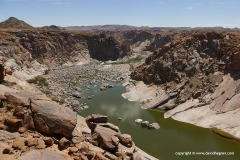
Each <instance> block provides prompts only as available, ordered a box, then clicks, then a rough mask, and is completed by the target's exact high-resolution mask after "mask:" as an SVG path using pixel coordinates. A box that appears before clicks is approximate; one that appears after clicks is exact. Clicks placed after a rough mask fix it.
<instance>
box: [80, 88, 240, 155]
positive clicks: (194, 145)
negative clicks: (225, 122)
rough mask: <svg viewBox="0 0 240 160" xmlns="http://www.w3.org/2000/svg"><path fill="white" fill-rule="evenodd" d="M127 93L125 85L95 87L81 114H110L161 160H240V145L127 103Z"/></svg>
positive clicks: (125, 130)
mask: <svg viewBox="0 0 240 160" xmlns="http://www.w3.org/2000/svg"><path fill="white" fill-rule="evenodd" d="M124 92H125V88H124V87H122V86H121V84H116V85H115V86H114V88H111V89H108V90H106V91H99V86H95V87H93V88H91V89H90V90H89V91H86V93H85V94H86V95H89V96H91V95H94V97H93V99H91V100H82V99H81V100H80V101H81V103H87V105H88V106H89V108H88V109H86V110H84V111H81V112H80V113H79V114H80V115H81V116H84V117H85V116H88V115H90V114H93V113H98V114H103V115H107V116H108V117H109V119H110V123H113V124H115V125H117V126H119V128H120V130H121V132H122V133H128V134H130V135H131V136H132V138H133V140H134V142H135V144H136V145H137V146H138V147H139V148H141V149H143V150H144V151H146V152H147V153H149V154H151V155H153V156H155V157H156V158H158V159H160V160H202V159H204V160H240V142H235V141H233V140H229V139H225V138H222V137H220V136H218V135H216V134H214V133H212V132H211V131H210V130H209V129H204V128H200V127H196V126H194V125H191V124H187V123H182V122H178V121H175V120H173V119H164V118H163V115H164V112H162V111H159V110H143V109H141V108H140V105H139V104H138V103H134V102H129V101H127V100H125V99H124V98H123V97H122V96H121V94H122V93H124ZM86 97H87V96H86ZM118 118H122V120H121V121H120V120H118ZM137 118H141V119H143V120H147V121H149V122H157V123H158V124H159V125H160V126H161V128H160V129H159V130H148V129H146V128H142V127H141V126H140V125H139V124H136V123H135V122H134V121H135V119H137ZM176 152H234V153H235V155H234V156H217V155H215V156H196V155H195V156H193V155H188V156H187V155H183V156H177V155H176Z"/></svg>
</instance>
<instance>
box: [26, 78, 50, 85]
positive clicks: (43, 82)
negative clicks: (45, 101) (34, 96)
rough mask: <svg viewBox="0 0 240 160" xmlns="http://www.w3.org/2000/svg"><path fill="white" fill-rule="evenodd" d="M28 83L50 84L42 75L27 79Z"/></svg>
mask: <svg viewBox="0 0 240 160" xmlns="http://www.w3.org/2000/svg"><path fill="white" fill-rule="evenodd" d="M27 82H28V83H34V84H36V85H38V86H42V87H43V86H48V82H47V79H46V78H44V77H41V76H37V77H34V78H32V79H29V80H28V81H27Z"/></svg>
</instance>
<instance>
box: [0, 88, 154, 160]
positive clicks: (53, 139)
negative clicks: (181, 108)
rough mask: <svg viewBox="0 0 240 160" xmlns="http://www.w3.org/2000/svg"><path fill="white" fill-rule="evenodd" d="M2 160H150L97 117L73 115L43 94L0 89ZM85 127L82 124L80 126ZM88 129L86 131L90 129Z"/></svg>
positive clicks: (104, 119) (124, 136)
mask: <svg viewBox="0 0 240 160" xmlns="http://www.w3.org/2000/svg"><path fill="white" fill-rule="evenodd" d="M0 100H1V106H0V141H1V143H0V157H1V158H3V159H19V160H33V159H43V160H49V159H59V160H79V159H100V160H108V159H138V158H142V159H154V158H153V157H151V156H149V155H146V154H145V153H144V152H142V151H141V150H140V149H138V148H137V147H136V146H135V145H134V143H133V141H132V139H131V136H130V135H126V134H121V132H120V130H119V128H118V127H117V126H115V125H113V124H110V123H108V122H107V121H108V118H107V117H106V116H102V115H91V116H89V117H87V118H86V121H85V119H84V118H83V117H80V116H77V114H76V113H75V112H73V111H72V110H70V109H69V108H67V107H64V106H61V105H59V104H57V103H56V102H54V101H52V100H50V99H49V98H47V97H46V96H44V95H40V94H32V93H28V92H24V91H18V90H15V89H12V88H9V87H7V86H4V85H0ZM86 122H87V123H86ZM89 128H90V129H91V130H90V129H89Z"/></svg>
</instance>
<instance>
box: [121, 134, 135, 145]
mask: <svg viewBox="0 0 240 160" xmlns="http://www.w3.org/2000/svg"><path fill="white" fill-rule="evenodd" d="M118 138H119V140H120V143H122V144H123V145H124V146H127V147H132V144H133V142H132V137H131V136H130V135H129V134H120V135H118Z"/></svg>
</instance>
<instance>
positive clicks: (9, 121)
mask: <svg viewBox="0 0 240 160" xmlns="http://www.w3.org/2000/svg"><path fill="white" fill-rule="evenodd" d="M21 122H22V120H21V119H16V118H6V119H5V121H4V124H5V125H9V126H13V127H17V126H19V125H20V123H21Z"/></svg>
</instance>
